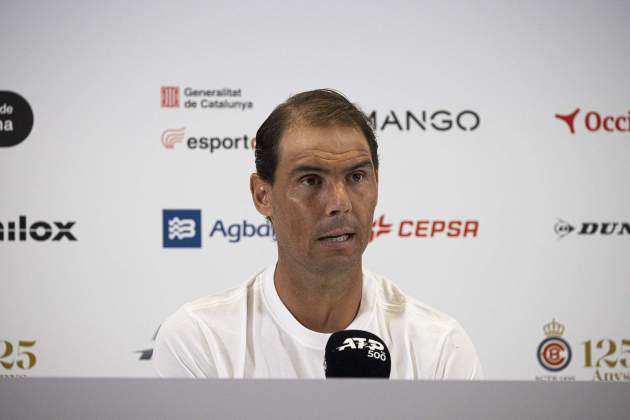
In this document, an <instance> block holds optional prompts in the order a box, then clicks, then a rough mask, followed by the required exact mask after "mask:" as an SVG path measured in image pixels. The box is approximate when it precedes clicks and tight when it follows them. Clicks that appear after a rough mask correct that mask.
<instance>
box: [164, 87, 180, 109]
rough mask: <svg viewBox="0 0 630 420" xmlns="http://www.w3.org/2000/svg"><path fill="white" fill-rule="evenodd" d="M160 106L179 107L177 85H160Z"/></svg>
mask: <svg viewBox="0 0 630 420" xmlns="http://www.w3.org/2000/svg"><path fill="white" fill-rule="evenodd" d="M161 97H162V108H179V86H162V89H161Z"/></svg>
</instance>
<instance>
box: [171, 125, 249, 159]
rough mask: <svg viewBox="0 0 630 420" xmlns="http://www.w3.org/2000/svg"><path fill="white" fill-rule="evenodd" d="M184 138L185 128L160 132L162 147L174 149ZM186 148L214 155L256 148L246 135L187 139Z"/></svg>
mask: <svg viewBox="0 0 630 420" xmlns="http://www.w3.org/2000/svg"><path fill="white" fill-rule="evenodd" d="M185 137H186V130H185V127H182V128H169V129H167V130H164V131H163V132H162V137H161V141H162V146H164V148H166V149H170V150H172V149H174V148H175V145H176V144H177V143H182V142H183V141H184V138H185ZM185 144H186V147H187V148H188V149H189V150H203V151H208V152H210V153H214V152H216V151H218V150H253V149H255V148H256V138H255V137H251V138H250V137H249V136H248V135H247V134H243V135H242V136H223V137H221V136H214V137H212V136H211V137H206V136H201V137H192V136H191V137H188V138H187V139H186V143H185Z"/></svg>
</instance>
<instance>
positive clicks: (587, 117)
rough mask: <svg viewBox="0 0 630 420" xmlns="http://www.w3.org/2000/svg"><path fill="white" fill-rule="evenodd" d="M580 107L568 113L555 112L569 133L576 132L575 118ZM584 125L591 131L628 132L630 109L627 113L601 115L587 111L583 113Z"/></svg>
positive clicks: (629, 127) (629, 129) (629, 128)
mask: <svg viewBox="0 0 630 420" xmlns="http://www.w3.org/2000/svg"><path fill="white" fill-rule="evenodd" d="M580 111H581V110H580V108H576V109H575V110H574V111H573V112H571V113H570V114H555V117H556V118H557V119H559V120H561V121H563V122H564V123H565V124H566V125H567V127H568V128H569V131H570V132H571V134H575V132H576V118H577V116H578V114H579V113H580ZM582 121H583V123H584V127H585V128H586V130H587V131H590V132H591V133H596V132H598V131H605V132H608V133H614V132H618V133H628V132H630V111H628V114H627V115H602V114H600V113H599V112H597V111H589V112H587V113H586V114H584V118H583V120H582Z"/></svg>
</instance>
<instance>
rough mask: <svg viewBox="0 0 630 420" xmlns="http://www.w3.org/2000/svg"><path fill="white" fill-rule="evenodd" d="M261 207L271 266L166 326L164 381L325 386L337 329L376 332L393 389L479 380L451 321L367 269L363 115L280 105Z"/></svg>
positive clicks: (320, 96)
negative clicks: (271, 245)
mask: <svg viewBox="0 0 630 420" xmlns="http://www.w3.org/2000/svg"><path fill="white" fill-rule="evenodd" d="M250 190H251V194H252V199H253V202H254V205H255V206H256V209H257V210H258V211H259V212H260V213H261V214H262V215H263V216H265V217H267V218H268V219H269V220H270V221H271V223H272V224H273V227H274V230H275V233H276V238H277V246H278V260H277V262H276V264H274V265H271V266H270V267H269V268H267V269H265V270H263V271H262V272H260V273H258V274H257V275H255V276H254V277H253V278H251V279H250V280H249V281H247V282H246V283H245V284H244V285H242V286H241V287H238V288H235V289H232V290H229V291H227V292H224V293H219V294H215V295H211V296H208V297H205V298H202V299H199V300H197V301H194V302H192V303H188V304H186V305H184V306H183V307H182V308H180V309H179V310H178V311H177V312H175V313H174V314H173V315H172V316H171V317H170V318H169V319H168V320H167V321H165V322H164V324H163V325H162V328H161V330H160V333H159V335H158V337H157V343H156V348H155V353H154V364H155V367H156V369H157V371H158V373H159V374H160V375H162V376H189V377H220V378H324V376H325V373H324V367H323V361H324V348H325V345H326V342H327V340H328V338H329V336H330V334H331V333H333V332H335V331H340V330H343V329H358V330H365V331H369V332H372V333H374V334H376V335H377V336H379V337H380V338H382V339H383V340H384V342H385V343H386V345H387V347H388V348H389V350H390V353H391V362H392V369H391V375H390V377H391V378H393V379H478V378H481V375H482V372H481V366H480V364H479V360H478V358H477V354H476V352H475V349H474V347H473V345H472V343H471V341H470V339H469V338H468V336H467V335H466V333H465V332H464V330H463V329H462V328H461V326H460V325H459V324H458V323H457V322H456V321H455V320H453V319H452V318H450V317H448V316H447V315H445V314H443V313H441V312H438V311H436V310H434V309H432V308H430V307H428V306H426V305H423V304H421V303H419V302H417V301H416V300H414V299H412V298H410V297H408V296H406V295H405V294H404V293H403V292H401V291H400V290H399V289H398V288H397V287H396V286H395V285H393V284H392V283H391V282H390V281H389V280H387V279H385V278H384V277H382V276H379V275H376V274H372V273H370V272H369V271H367V270H365V269H364V268H363V264H362V255H363V251H365V248H366V246H367V244H368V242H369V238H370V230H371V227H372V219H373V216H374V208H375V206H376V202H377V198H378V155H377V144H376V140H375V136H374V133H373V131H372V128H371V127H370V125H369V123H368V120H367V118H366V116H365V115H364V114H363V113H362V112H361V111H360V110H359V109H357V108H356V107H355V106H354V105H353V104H352V103H350V102H349V101H348V100H347V99H346V98H345V97H343V96H342V95H340V94H339V93H337V92H334V91H332V90H315V91H310V92H303V93H300V94H297V95H295V96H293V97H291V98H289V99H288V100H287V101H286V102H285V103H283V104H281V105H279V106H278V107H277V108H276V109H275V110H274V111H273V112H272V113H271V115H270V116H269V117H268V118H267V120H266V121H265V122H264V123H263V125H262V126H261V127H260V129H259V130H258V132H257V134H256V173H255V174H252V175H251V178H250Z"/></svg>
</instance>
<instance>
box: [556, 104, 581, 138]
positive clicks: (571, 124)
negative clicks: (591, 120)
mask: <svg viewBox="0 0 630 420" xmlns="http://www.w3.org/2000/svg"><path fill="white" fill-rule="evenodd" d="M578 112H580V108H577V109H576V110H575V111H573V112H572V113H570V114H567V115H562V114H556V115H555V117H556V118H557V119H559V120H562V121H564V122H565V123H567V125H568V126H569V130H571V134H575V125H574V123H575V116H576V115H577V114H578Z"/></svg>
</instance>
